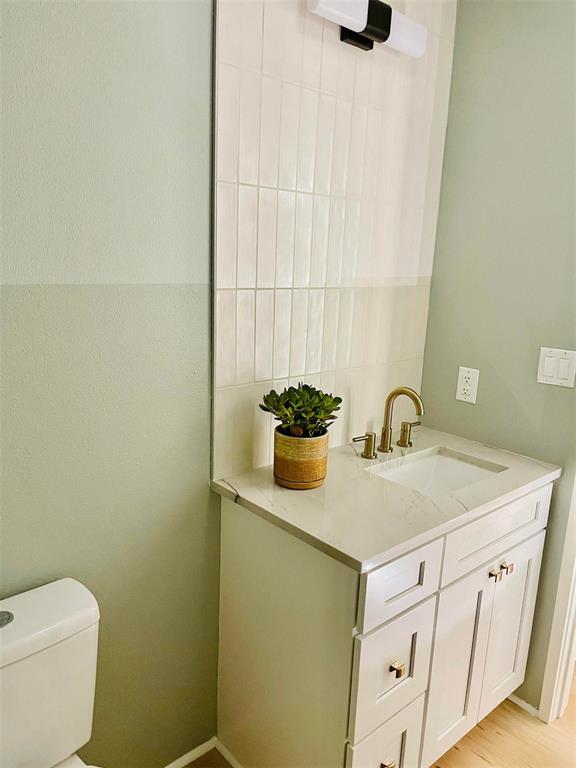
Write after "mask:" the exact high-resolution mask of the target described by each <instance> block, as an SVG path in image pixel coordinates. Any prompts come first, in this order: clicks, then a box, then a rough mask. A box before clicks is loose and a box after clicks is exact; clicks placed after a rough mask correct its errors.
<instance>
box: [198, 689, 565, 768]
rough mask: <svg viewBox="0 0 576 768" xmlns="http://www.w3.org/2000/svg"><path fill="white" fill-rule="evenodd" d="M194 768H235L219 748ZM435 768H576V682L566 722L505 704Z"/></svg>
mask: <svg viewBox="0 0 576 768" xmlns="http://www.w3.org/2000/svg"><path fill="white" fill-rule="evenodd" d="M189 768H190V767H189ZM193 768H230V764H229V763H228V762H227V761H226V760H224V758H223V757H222V756H221V755H220V754H218V752H216V750H215V749H213V750H211V751H210V752H208V753H207V754H206V755H204V756H203V757H200V758H199V759H198V760H196V761H195V762H194V763H193ZM270 768H274V766H270ZM310 768H314V766H310ZM434 768H576V679H575V681H574V685H573V686H572V695H571V697H570V704H569V706H568V709H567V710H566V714H565V715H564V717H562V718H561V719H560V720H555V721H554V722H553V723H550V725H545V723H542V722H541V721H540V720H537V719H536V718H534V717H532V716H531V715H529V714H528V713H527V712H525V711H524V710H523V709H520V707H518V706H516V704H513V703H512V702H511V701H505V702H503V703H502V704H500V706H499V707H497V708H496V709H495V710H494V712H491V713H490V714H489V715H488V717H486V718H485V719H484V720H482V722H481V723H479V724H478V725H477V726H476V728H473V729H472V730H471V731H470V733H469V734H467V735H466V736H464V738H463V739H462V740H461V741H459V742H458V744H456V746H455V747H452V749H451V750H450V751H449V752H446V754H445V755H443V756H442V757H441V758H440V759H439V760H437V761H436V763H435V764H434Z"/></svg>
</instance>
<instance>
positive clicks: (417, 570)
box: [358, 539, 442, 632]
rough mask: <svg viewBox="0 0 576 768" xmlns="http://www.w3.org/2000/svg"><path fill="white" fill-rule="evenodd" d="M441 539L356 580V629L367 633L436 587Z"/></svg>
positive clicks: (414, 603) (438, 580) (424, 596)
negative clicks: (358, 593)
mask: <svg viewBox="0 0 576 768" xmlns="http://www.w3.org/2000/svg"><path fill="white" fill-rule="evenodd" d="M441 563H442V540H441V539H438V540H437V541H433V542H432V543H431V544H426V546H424V547H420V549H416V550H414V552H410V553H409V554H407V555H404V556H403V557H399V558H398V559H397V560H392V562H390V563H386V565H383V566H382V567H381V568H378V569H377V570H375V571H372V572H371V573H367V574H363V576H362V577H361V579H360V599H359V601H358V605H359V609H358V631H359V632H370V630H371V629H375V628H376V627H377V626H379V625H380V624H383V623H384V622H385V621H388V619H391V618H392V617H393V616H397V615H398V614H399V613H402V611H405V610H406V609H407V608H410V606H411V605H416V603H419V602H420V601H421V600H424V598H426V597H428V595H431V594H432V593H433V592H435V591H436V590H437V589H438V585H439V583H440V566H441Z"/></svg>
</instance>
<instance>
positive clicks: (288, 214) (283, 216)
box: [276, 190, 296, 288]
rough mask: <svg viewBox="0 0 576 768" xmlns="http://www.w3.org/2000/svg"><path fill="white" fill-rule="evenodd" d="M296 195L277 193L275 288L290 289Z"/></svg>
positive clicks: (292, 270)
mask: <svg viewBox="0 0 576 768" xmlns="http://www.w3.org/2000/svg"><path fill="white" fill-rule="evenodd" d="M295 219H296V193H295V192H287V191H285V190H280V191H279V192H278V225H277V230H276V287H277V288H291V287H292V281H293V278H294V229H295V226H296V221H295Z"/></svg>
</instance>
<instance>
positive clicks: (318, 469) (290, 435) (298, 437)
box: [260, 384, 342, 490]
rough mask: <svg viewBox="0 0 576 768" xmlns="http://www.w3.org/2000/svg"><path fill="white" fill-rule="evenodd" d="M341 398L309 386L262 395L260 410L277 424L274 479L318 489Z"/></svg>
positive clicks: (322, 478) (303, 488) (291, 484)
mask: <svg viewBox="0 0 576 768" xmlns="http://www.w3.org/2000/svg"><path fill="white" fill-rule="evenodd" d="M341 402H342V398H341V397H333V396H332V395H327V394H325V393H324V392H322V391H321V390H319V389H315V387H311V386H310V385H309V384H299V385H298V386H297V387H288V388H287V389H284V391H283V392H281V393H280V394H278V393H277V392H275V391H274V390H272V391H271V392H270V393H269V394H267V395H264V398H263V403H262V404H261V405H260V408H261V409H262V410H263V411H266V412H267V413H272V414H273V415H274V416H275V417H276V420H277V421H279V422H280V424H279V426H277V427H276V430H275V432H274V479H275V480H276V482H277V483H278V485H282V486H284V487H285V488H293V489H296V490H306V489H308V488H318V486H320V485H322V483H323V482H324V479H325V478H326V465H327V457H328V427H329V426H330V425H331V424H332V422H333V421H334V419H335V418H336V416H335V412H336V411H338V410H339V409H340V403H341Z"/></svg>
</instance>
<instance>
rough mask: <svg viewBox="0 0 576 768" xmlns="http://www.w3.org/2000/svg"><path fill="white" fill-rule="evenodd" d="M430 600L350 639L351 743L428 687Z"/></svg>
mask: <svg viewBox="0 0 576 768" xmlns="http://www.w3.org/2000/svg"><path fill="white" fill-rule="evenodd" d="M435 610H436V596H434V597H431V598H429V599H428V600H427V601H426V602H425V603H423V604H422V605H419V606H418V607H416V608H412V610H410V611H408V612H407V613H405V614H404V615H402V616H400V617H399V618H397V619H394V621H391V622H390V623H389V624H386V625H385V626H383V627H380V628H379V629H377V630H375V631H374V632H371V633H370V634H369V635H364V636H358V637H356V638H355V640H354V664H353V670H352V691H351V701H350V723H349V729H348V736H349V738H350V741H351V742H352V743H353V744H355V743H357V742H359V741H360V740H361V739H363V738H364V737H365V736H367V735H368V734H369V733H371V732H372V731H373V730H375V729H376V728H378V726H379V725H381V724H382V723H384V722H386V720H388V719H389V718H390V717H392V715H394V714H395V713H396V712H398V710H400V709H402V708H403V707H405V706H406V705H407V704H409V703H410V702H411V701H413V700H414V699H415V698H416V697H417V696H419V695H420V694H421V693H422V692H423V691H425V690H426V687H427V685H428V673H429V668H430V651H431V646H432V631H433V628H434V613H435Z"/></svg>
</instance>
